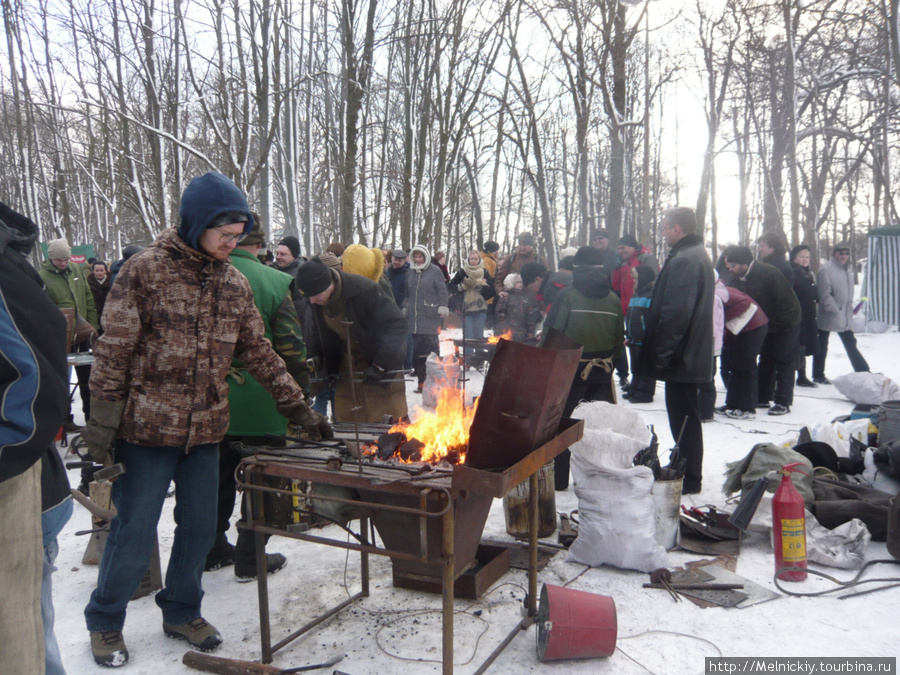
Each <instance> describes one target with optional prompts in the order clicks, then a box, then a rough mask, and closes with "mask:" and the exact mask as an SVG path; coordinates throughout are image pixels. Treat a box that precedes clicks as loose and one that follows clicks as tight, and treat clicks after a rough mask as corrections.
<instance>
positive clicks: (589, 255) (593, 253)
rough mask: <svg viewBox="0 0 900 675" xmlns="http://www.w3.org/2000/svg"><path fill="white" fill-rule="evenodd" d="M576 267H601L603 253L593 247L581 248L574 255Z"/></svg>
mask: <svg viewBox="0 0 900 675" xmlns="http://www.w3.org/2000/svg"><path fill="white" fill-rule="evenodd" d="M575 264H576V265H602V264H603V251H601V250H600V249H599V248H594V247H593V246H582V247H581V248H580V249H578V251H577V252H576V253H575Z"/></svg>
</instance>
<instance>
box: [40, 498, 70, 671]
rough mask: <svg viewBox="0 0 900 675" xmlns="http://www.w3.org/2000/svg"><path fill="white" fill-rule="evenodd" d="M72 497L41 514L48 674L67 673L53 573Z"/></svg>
mask: <svg viewBox="0 0 900 675" xmlns="http://www.w3.org/2000/svg"><path fill="white" fill-rule="evenodd" d="M72 508H73V507H72V499H71V497H70V498H68V499H66V500H65V501H64V502H63V503H62V504H59V505H57V506H54V507H53V508H52V509H49V510H48V511H47V512H46V513H43V514H41V530H42V531H43V534H44V572H43V577H42V580H41V619H42V620H43V623H44V661H45V665H44V673H46V675H66V669H65V668H64V667H63V662H62V656H61V655H60V653H59V644H58V643H57V642H56V634H55V633H54V632H53V619H54V617H55V612H54V611H53V573H54V572H55V571H56V568H55V567H54V566H53V563H55V562H56V556H57V554H58V553H59V544H57V542H56V537H57V535H58V534H59V533H60V532H61V531H62V529H63V527H64V526H65V524H66V523H67V522H68V521H69V518H71V517H72Z"/></svg>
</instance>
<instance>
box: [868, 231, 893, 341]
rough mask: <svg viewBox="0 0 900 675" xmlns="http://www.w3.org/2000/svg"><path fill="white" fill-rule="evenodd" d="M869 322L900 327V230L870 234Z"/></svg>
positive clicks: (870, 232) (871, 232)
mask: <svg viewBox="0 0 900 675" xmlns="http://www.w3.org/2000/svg"><path fill="white" fill-rule="evenodd" d="M868 235H869V264H868V266H867V268H866V290H867V297H868V298H869V307H868V318H869V319H870V320H874V321H883V322H884V323H886V324H890V325H893V326H897V325H900V226H897V225H894V226H891V227H879V228H878V229H875V230H869V232H868Z"/></svg>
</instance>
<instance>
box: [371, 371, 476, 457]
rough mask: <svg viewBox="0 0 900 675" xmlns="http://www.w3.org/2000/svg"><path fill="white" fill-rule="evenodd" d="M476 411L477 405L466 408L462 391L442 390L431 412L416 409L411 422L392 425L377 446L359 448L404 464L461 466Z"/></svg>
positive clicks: (445, 388)
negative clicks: (444, 463) (440, 463)
mask: <svg viewBox="0 0 900 675" xmlns="http://www.w3.org/2000/svg"><path fill="white" fill-rule="evenodd" d="M476 408H477V402H476V404H475V405H473V406H472V407H470V408H467V407H466V405H465V402H464V401H463V397H462V392H460V391H458V390H457V389H455V388H453V387H443V388H441V389H440V391H439V394H438V404H437V408H436V409H435V410H434V411H433V412H432V411H430V410H423V409H422V408H418V409H417V413H418V414H417V416H416V421H415V422H412V423H404V422H401V423H399V424H395V425H394V426H392V427H391V428H390V430H389V431H388V433H386V434H383V435H382V436H381V437H380V438H379V439H378V443H377V444H367V445H365V446H363V448H362V450H363V454H364V455H365V456H367V457H378V458H380V459H390V460H396V461H398V462H402V463H404V464H412V463H414V462H428V463H430V464H436V463H438V462H444V461H445V462H449V463H451V464H464V463H465V461H466V452H467V450H468V448H469V427H470V426H472V420H473V419H475V409H476Z"/></svg>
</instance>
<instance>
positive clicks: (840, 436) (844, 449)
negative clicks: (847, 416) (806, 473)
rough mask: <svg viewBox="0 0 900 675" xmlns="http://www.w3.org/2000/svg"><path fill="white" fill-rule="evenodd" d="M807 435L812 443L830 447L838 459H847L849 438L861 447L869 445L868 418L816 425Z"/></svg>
mask: <svg viewBox="0 0 900 675" xmlns="http://www.w3.org/2000/svg"><path fill="white" fill-rule="evenodd" d="M809 435H810V437H811V438H812V440H814V441H820V442H822V443H827V444H828V445H830V446H831V447H832V448H833V449H834V451H835V453H837V456H838V457H849V456H850V439H851V438H855V439H856V440H858V441H859V442H860V443H862V444H863V445H868V444H869V418H868V417H862V418H860V419H857V420H847V421H845V422H832V423H830V424H817V425H816V426H814V427H813V428H812V429H811V430H810V434H809Z"/></svg>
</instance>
